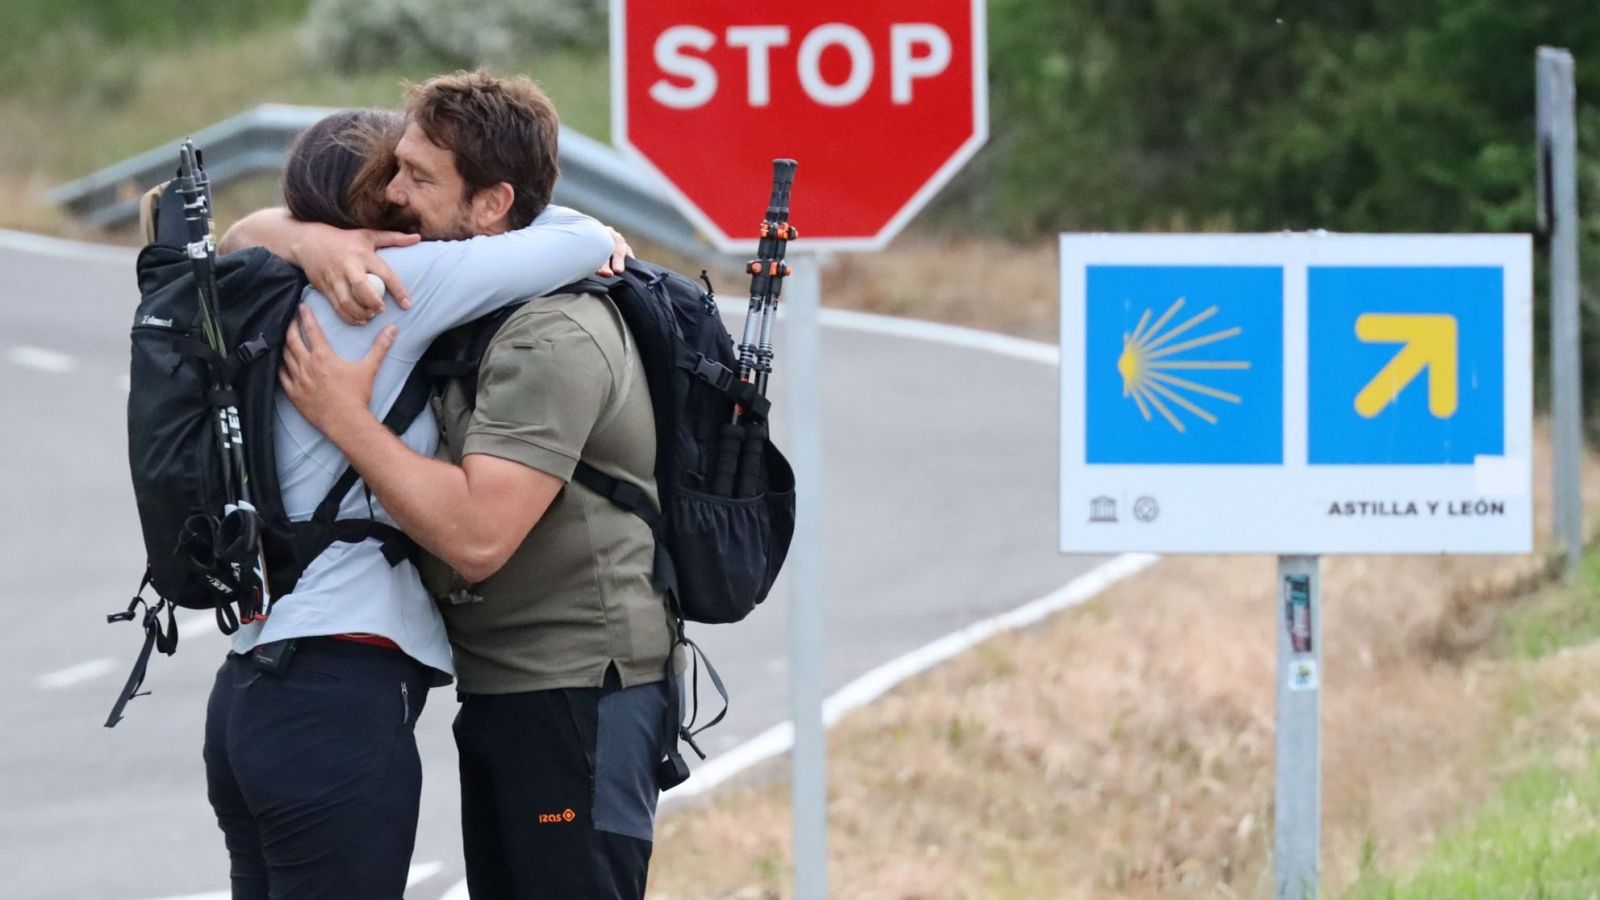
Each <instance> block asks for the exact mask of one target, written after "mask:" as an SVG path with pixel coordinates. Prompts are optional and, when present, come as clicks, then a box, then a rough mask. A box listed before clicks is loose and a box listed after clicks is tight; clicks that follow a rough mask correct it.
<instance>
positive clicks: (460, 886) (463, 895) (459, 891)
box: [439, 879, 472, 900]
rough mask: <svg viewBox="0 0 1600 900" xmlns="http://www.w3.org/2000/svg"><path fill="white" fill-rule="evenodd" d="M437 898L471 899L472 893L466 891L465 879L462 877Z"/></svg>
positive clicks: (452, 899)
mask: <svg viewBox="0 0 1600 900" xmlns="http://www.w3.org/2000/svg"><path fill="white" fill-rule="evenodd" d="M439 900H472V895H471V894H469V893H467V882H466V880H465V879H462V880H461V881H458V882H456V884H455V887H452V888H451V889H450V890H449V891H448V892H447V893H446V894H445V895H444V896H443V897H440V898H439Z"/></svg>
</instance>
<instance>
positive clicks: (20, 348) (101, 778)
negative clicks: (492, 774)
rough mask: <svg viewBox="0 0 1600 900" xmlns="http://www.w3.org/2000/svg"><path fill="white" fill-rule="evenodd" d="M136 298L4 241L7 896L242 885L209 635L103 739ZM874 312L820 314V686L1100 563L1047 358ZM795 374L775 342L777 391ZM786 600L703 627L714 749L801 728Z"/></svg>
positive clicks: (421, 867) (68, 250)
mask: <svg viewBox="0 0 1600 900" xmlns="http://www.w3.org/2000/svg"><path fill="white" fill-rule="evenodd" d="M135 296H136V292H135V287H134V275H133V253H132V252H131V251H127V250H123V249H117V248H95V247H89V246H86V245H77V244H67V243H65V242H54V241H50V240H46V239H31V238H23V237H19V236H16V235H8V234H5V233H0V375H3V377H4V380H5V384H6V388H5V390H4V391H3V392H0V398H3V399H0V403H3V408H0V411H3V416H0V421H3V422H4V423H5V425H4V428H5V440H3V441H0V509H3V510H4V511H5V520H4V524H3V526H0V534H3V535H4V539H3V541H0V597H4V598H5V600H4V604H5V608H6V612H7V615H6V616H5V620H4V623H5V624H4V626H3V627H0V685H3V688H0V735H3V737H0V894H3V895H5V896H10V897H28V898H39V900H46V898H68V897H73V898H126V900H136V898H151V897H170V896H175V895H189V894H209V893H211V892H215V891H219V890H222V889H224V888H225V887H226V885H227V863H226V858H225V853H224V851H223V847H222V841H221V838H220V834H219V833H218V831H217V829H216V826H215V824H214V822H213V820H212V817H211V813H210V809H209V808H208V806H207V805H206V801H205V790H204V778H203V773H202V769H201V765H200V735H201V723H202V721H203V718H204V706H205V699H206V694H207V692H208V690H209V688H210V684H211V678H212V675H213V673H214V672H215V670H216V667H217V665H218V662H219V660H220V658H221V656H222V654H223V653H224V652H225V651H224V646H225V643H224V641H223V639H222V638H221V636H220V635H218V634H217V633H216V631H215V628H214V627H213V626H211V625H209V624H208V622H207V621H206V620H205V619H204V618H200V617H196V618H193V619H192V621H191V622H190V626H189V627H188V628H187V629H185V630H184V633H183V637H182V642H181V647H180V650H179V653H178V655H177V656H176V657H172V658H167V657H158V658H157V659H156V660H155V662H154V663H153V664H152V666H151V673H150V677H149V679H148V680H147V682H146V687H147V688H148V689H150V690H152V691H153V694H152V695H151V696H149V697H145V698H142V699H139V700H137V701H136V702H135V703H134V704H133V705H132V706H131V708H130V715H129V717H128V719H127V720H125V721H124V722H123V723H122V724H121V725H119V726H118V727H117V728H116V729H114V730H107V729H105V728H103V727H101V725H102V722H103V721H104V719H105V715H106V711H107V709H108V708H109V705H110V702H111V700H112V699H113V697H114V694H115V692H116V690H117V688H118V687H120V684H121V679H122V677H123V676H124V674H125V673H126V669H127V666H128V664H129V663H130V662H131V661H132V658H133V655H134V653H135V651H136V650H137V644H138V638H139V634H138V632H137V629H136V628H134V627H133V626H131V625H116V626H108V625H107V624H105V618H104V614H105V613H108V612H112V611H114V610H116V609H117V608H119V607H120V606H122V605H124V604H125V603H126V601H127V598H128V596H129V595H130V594H131V592H132V589H133V588H134V587H135V586H136V584H137V581H138V576H139V574H140V572H141V571H142V569H141V548H140V544H139V539H138V528H137V521H136V518H135V515H134V509H133V503H132V493H131V490H130V488H129V482H128V474H127V465H126V437H125V428H124V418H123V417H124V407H125V400H126V370H127V330H128V327H129V325H130V324H131V315H132V309H133V305H134V300H135ZM973 302H975V303H981V302H983V298H981V297H975V298H974V299H973ZM882 325H883V323H881V321H875V320H872V319H870V318H863V317H854V316H848V315H845V316H840V315H832V316H830V317H828V318H827V319H826V320H825V323H824V349H823V360H822V371H821V378H822V397H823V407H824V408H823V422H824V437H823V456H824V477H825V482H826V484H825V489H824V496H825V512H824V523H823V530H824V535H825V538H824V540H825V545H824V553H825V558H826V567H827V568H826V595H827V596H826V601H825V602H826V617H827V635H828V659H827V672H828V685H829V688H828V689H829V691H830V692H831V691H833V690H836V689H837V688H838V687H839V686H841V685H843V684H846V683H847V682H849V681H851V680H852V679H854V678H856V677H858V676H860V675H861V674H862V673H863V672H866V671H868V670H869V669H872V668H873V667H874V666H877V665H879V664H881V663H883V662H884V661H886V660H888V659H891V658H894V657H897V656H900V655H901V654H903V653H906V652H907V651H909V650H912V649H913V648H916V647H918V646H921V645H923V644H925V643H927V642H928V641H930V640H933V639H935V638H938V637H941V636H943V635H946V634H948V633H950V632H952V631H955V630H957V629H959V628H962V627H963V626H966V625H969V624H971V623H973V622H975V621H978V620H981V619H985V618H988V617H990V616H993V615H995V614H996V613H999V612H1002V611H1005V610H1008V609H1011V608H1013V607H1016V606H1018V605H1019V604H1022V603H1024V602H1027V601H1029V600H1032V599H1034V598H1036V597H1039V596H1041V595H1043V594H1046V593H1048V592H1049V591H1051V590H1052V589H1054V588H1056V587H1058V586H1060V585H1061V584H1063V583H1065V582H1067V581H1068V580H1070V579H1071V578H1073V577H1075V576H1077V575H1080V574H1082V573H1084V572H1086V571H1087V570H1089V569H1090V568H1092V567H1093V566H1094V565H1095V564H1096V563H1098V562H1099V561H1100V560H1099V559H1096V558H1088V557H1061V556H1058V555H1057V553H1056V550H1055V539H1056V525H1055V508H1056V475H1055V472H1056V459H1055V456H1056V446H1057V441H1056V420H1057V414H1056V386H1055V385H1056V383H1055V377H1054V374H1055V367H1054V366H1053V365H1049V364H1043V361H1042V359H1041V358H1040V357H1043V356H1044V354H1028V353H1026V352H1024V353H1021V354H1006V353H997V352H993V349H992V348H987V349H986V348H985V347H984V346H982V344H983V343H984V342H982V341H976V342H972V341H966V342H962V341H959V340H956V341H951V340H936V339H929V337H928V335H926V334H921V333H915V334H898V333H896V332H897V330H904V329H897V328H895V327H894V326H893V325H890V326H889V327H882ZM912 331H914V332H915V331H916V329H912ZM952 333H953V332H952ZM780 353H781V348H780ZM1030 355H1032V356H1033V357H1034V358H1027V357H1029V356H1030ZM784 374H785V371H784V369H783V359H782V356H781V355H780V357H779V372H778V374H777V375H776V376H775V378H774V385H775V386H774V392H775V395H776V398H777V400H778V402H780V403H781V402H782V396H783V395H782V391H783V375H784ZM780 439H781V434H780ZM786 603H787V600H786V598H785V596H784V595H783V593H782V591H781V589H780V591H779V592H778V593H777V594H776V595H775V596H774V597H773V598H772V599H771V600H769V601H768V603H767V604H766V606H764V607H763V608H762V609H760V610H758V611H757V612H756V614H755V615H753V616H752V617H751V618H750V619H749V620H748V621H746V622H744V623H741V624H739V625H736V626H725V627H722V628H709V627H701V628H699V629H698V630H697V634H696V637H698V638H699V639H700V640H701V641H702V643H703V644H704V645H705V647H706V648H707V650H708V652H709V653H710V654H711V655H712V657H713V659H714V660H716V662H717V664H718V667H719V669H720V670H721V671H722V673H723V674H724V676H725V677H726V678H727V680H728V682H729V684H730V687H731V689H732V691H733V693H734V706H733V710H732V712H731V713H730V714H729V717H728V719H727V720H726V721H725V722H724V723H723V724H722V725H720V726H718V728H717V729H716V730H714V731H713V732H710V733H708V735H707V737H708V738H709V739H710V740H709V746H708V748H707V749H708V750H710V751H711V752H713V754H715V753H717V752H725V751H727V750H728V749H730V748H732V747H734V746H736V745H738V744H740V743H741V742H744V741H746V740H748V739H750V738H751V737H752V736H754V735H756V734H757V733H759V732H761V731H763V730H764V729H767V728H769V727H770V726H772V725H774V724H776V723H779V722H782V721H783V720H785V719H786V718H787V693H788V692H787V675H786V670H785V665H786V660H785V654H786V652H787V641H786V629H787V626H788V616H787V610H786V609H785V607H786ZM191 615H193V614H191ZM180 621H182V619H181V617H180ZM453 701H454V696H453V695H452V694H451V693H450V692H449V691H448V690H445V691H435V692H433V694H432V695H431V696H430V698H429V700H428V707H429V709H428V710H427V711H426V712H425V713H424V715H423V716H422V719H421V723H420V725H419V727H418V736H419V742H420V745H421V748H422V753H423V761H424V766H425V787H424V794H423V801H422V802H423V811H422V823H421V827H420V830H419V835H418V841H417V851H416V855H415V857H414V859H415V862H416V867H415V868H414V870H413V881H414V884H413V887H412V889H411V890H410V891H409V892H408V896H410V897H412V898H424V900H428V898H437V897H441V896H461V895H462V894H464V892H460V891H455V890H453V886H455V885H457V884H458V883H459V882H460V879H461V864H460V859H461V853H460V841H459V837H458V836H457V833H456V818H455V816H456V813H455V803H456V791H455V778H454V765H455V751H454V747H453V746H452V744H451V741H450V735H449V725H450V719H451V717H452V715H453V707H454V705H455V704H454V702H453ZM668 814H669V815H670V814H671V813H668Z"/></svg>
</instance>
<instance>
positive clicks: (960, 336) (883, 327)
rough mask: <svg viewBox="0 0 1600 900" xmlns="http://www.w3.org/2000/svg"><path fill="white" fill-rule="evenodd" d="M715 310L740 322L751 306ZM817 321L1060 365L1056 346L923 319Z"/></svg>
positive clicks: (846, 314) (834, 312)
mask: <svg viewBox="0 0 1600 900" xmlns="http://www.w3.org/2000/svg"><path fill="white" fill-rule="evenodd" d="M717 308H718V309H719V310H720V311H721V313H722V314H723V315H724V316H732V317H734V318H739V319H741V320H742V319H743V317H744V315H745V314H746V313H748V312H749V309H750V306H749V304H748V303H741V302H737V301H733V300H720V301H718V302H717ZM783 318H784V307H783V306H782V305H780V306H779V307H778V320H779V321H780V322H781V321H783ZM817 320H818V321H819V322H821V323H822V325H823V326H824V327H828V328H839V329H842V330H845V331H861V332H866V333H869V334H881V335H885V336H887V337H897V338H906V339H908V340H918V341H926V342H928V343H930V344H944V345H946V346H949V347H961V348H964V349H968V350H982V351H984V352H987V353H993V354H996V355H998V356H1008V357H1010V358H1012V359H1020V360H1024V361H1026V362H1036V363H1042V364H1044V365H1047V366H1054V365H1058V364H1060V362H1061V348H1059V347H1057V346H1056V345H1055V344H1047V343H1045V342H1044V341H1030V340H1027V339H1026V338H1017V337H1011V336H1010V335H1005V334H996V333H994V332H992V331H979V330H978V329H976V328H963V327H961V326H959V325H945V324H943V323H941V322H928V321H925V320H923V319H905V318H899V317H896V316H880V315H877V314H875V313H864V312H854V311H852V310H848V309H823V310H822V312H821V313H820V314H819V315H818V318H817ZM734 339H735V340H738V335H737V334H735V336H734Z"/></svg>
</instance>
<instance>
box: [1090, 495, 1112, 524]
mask: <svg viewBox="0 0 1600 900" xmlns="http://www.w3.org/2000/svg"><path fill="white" fill-rule="evenodd" d="M1116 520H1117V501H1116V500H1113V499H1112V498H1110V497H1096V498H1094V499H1093V500H1090V501H1089V521H1091V522H1115V521H1116Z"/></svg>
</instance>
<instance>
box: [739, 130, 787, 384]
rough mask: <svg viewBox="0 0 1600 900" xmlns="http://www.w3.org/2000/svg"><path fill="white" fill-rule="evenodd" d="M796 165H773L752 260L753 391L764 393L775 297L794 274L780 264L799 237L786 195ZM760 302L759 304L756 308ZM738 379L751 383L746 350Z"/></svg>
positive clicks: (780, 161)
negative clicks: (770, 190)
mask: <svg viewBox="0 0 1600 900" xmlns="http://www.w3.org/2000/svg"><path fill="white" fill-rule="evenodd" d="M794 170H795V161H794V160H792V159H775V160H773V161H772V197H771V199H770V200H769V201H768V202H767V218H766V220H765V221H763V222H762V223H761V242H760V243H759V244H758V245H757V246H756V258H755V259H754V260H751V262H750V264H749V266H748V267H747V269H746V270H747V271H748V272H749V273H750V312H751V313H752V315H753V317H754V318H755V319H756V339H755V342H754V343H755V348H754V351H755V359H754V364H753V366H752V368H753V370H754V380H755V384H756V391H757V392H758V393H761V394H763V395H764V394H766V392H767V378H768V376H770V375H771V374H772V324H773V321H774V320H775V319H776V318H777V314H778V295H779V294H781V293H783V279H784V276H786V275H788V274H789V273H790V272H792V271H793V270H792V269H790V268H789V266H788V264H787V263H785V262H784V261H783V256H784V251H785V250H787V249H788V246H789V242H790V241H792V240H794V239H795V238H797V237H799V236H800V233H799V232H798V231H796V230H795V228H794V226H793V225H790V224H789V193H790V191H791V190H792V189H793V188H794ZM758 298H759V304H758ZM749 335H750V320H749V319H748V318H747V319H746V320H745V336H746V340H747V341H748V340H749ZM739 351H740V353H739V362H740V367H739V377H740V379H741V380H743V381H750V380H751V378H750V377H749V376H750V373H747V372H746V371H745V369H744V358H745V348H744V347H743V346H741V347H740V348H739Z"/></svg>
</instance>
